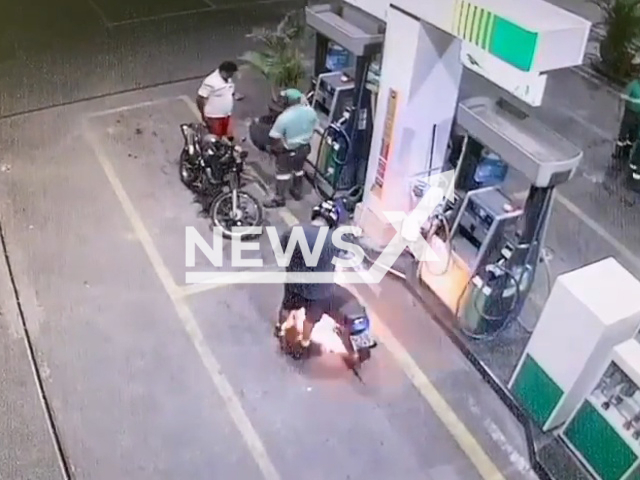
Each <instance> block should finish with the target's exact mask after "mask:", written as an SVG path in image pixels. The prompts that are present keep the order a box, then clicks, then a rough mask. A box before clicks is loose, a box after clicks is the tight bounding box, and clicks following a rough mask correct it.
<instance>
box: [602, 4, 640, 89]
mask: <svg viewBox="0 0 640 480" xmlns="http://www.w3.org/2000/svg"><path fill="white" fill-rule="evenodd" d="M591 1H592V2H593V3H594V4H596V5H597V6H598V7H599V8H600V10H601V12H602V14H603V19H602V22H600V25H601V26H602V27H604V37H603V38H602V40H601V41H600V61H599V63H598V64H597V65H595V67H596V69H597V70H598V71H599V72H600V73H602V74H603V75H605V76H607V77H608V78H610V79H611V80H614V81H616V82H618V83H625V82H626V81H627V80H628V79H629V78H630V77H631V76H633V75H634V74H635V73H636V71H637V66H636V65H635V64H634V59H635V57H636V54H637V53H638V42H639V40H640V0H591Z"/></svg>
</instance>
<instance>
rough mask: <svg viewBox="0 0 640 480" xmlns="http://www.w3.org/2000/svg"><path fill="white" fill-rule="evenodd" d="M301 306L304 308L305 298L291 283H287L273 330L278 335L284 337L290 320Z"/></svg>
mask: <svg viewBox="0 0 640 480" xmlns="http://www.w3.org/2000/svg"><path fill="white" fill-rule="evenodd" d="M301 308H304V299H302V298H301V297H300V295H298V294H297V293H296V292H295V291H294V290H293V288H292V287H291V284H290V283H285V285H284V295H283V297H282V304H281V305H280V310H279V312H278V320H277V321H276V325H275V327H274V331H273V333H274V335H275V336H276V337H282V335H283V334H284V330H285V328H286V325H288V321H289V320H290V319H291V317H292V316H293V315H294V313H295V312H296V311H297V310H300V309H301Z"/></svg>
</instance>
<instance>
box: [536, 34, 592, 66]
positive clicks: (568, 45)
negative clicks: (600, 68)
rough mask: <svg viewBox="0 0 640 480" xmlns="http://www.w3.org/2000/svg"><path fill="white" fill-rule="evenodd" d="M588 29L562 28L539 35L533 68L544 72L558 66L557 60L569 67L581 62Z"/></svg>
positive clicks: (587, 38) (587, 37) (587, 39)
mask: <svg viewBox="0 0 640 480" xmlns="http://www.w3.org/2000/svg"><path fill="white" fill-rule="evenodd" d="M589 31H590V27H589V28H588V29H576V28H571V29H564V30H556V31H553V32H548V33H545V34H543V35H540V37H539V39H538V54H537V55H536V59H535V62H534V65H533V69H534V70H535V71H538V72H546V71H549V70H554V69H557V68H558V61H559V60H563V61H565V63H566V64H567V65H566V66H568V67H571V66H574V65H580V64H582V61H583V59H584V53H585V50H586V48H587V42H588V41H589Z"/></svg>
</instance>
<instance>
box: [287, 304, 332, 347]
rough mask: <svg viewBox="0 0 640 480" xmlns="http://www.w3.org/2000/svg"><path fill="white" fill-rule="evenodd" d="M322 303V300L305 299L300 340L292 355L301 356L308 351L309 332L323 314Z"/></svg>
mask: <svg viewBox="0 0 640 480" xmlns="http://www.w3.org/2000/svg"><path fill="white" fill-rule="evenodd" d="M324 310H325V308H324V305H323V303H322V301H318V300H307V302H306V305H305V317H304V321H303V322H302V334H301V335H300V341H299V342H298V345H297V348H296V349H295V350H294V352H293V355H294V357H296V358H302V357H303V356H305V355H307V353H308V352H309V347H310V346H311V334H312V333H313V328H314V327H315V326H316V324H317V323H318V322H319V321H320V319H321V318H322V315H324Z"/></svg>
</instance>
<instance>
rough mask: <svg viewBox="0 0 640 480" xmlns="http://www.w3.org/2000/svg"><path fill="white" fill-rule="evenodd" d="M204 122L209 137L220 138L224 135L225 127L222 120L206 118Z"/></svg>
mask: <svg viewBox="0 0 640 480" xmlns="http://www.w3.org/2000/svg"><path fill="white" fill-rule="evenodd" d="M205 121H206V125H207V130H208V131H209V133H210V134H211V135H215V136H216V137H220V136H222V135H224V132H225V130H224V127H225V123H224V118H217V117H216V118H211V117H207V118H206V119H205Z"/></svg>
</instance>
